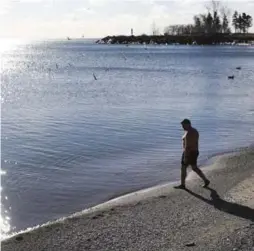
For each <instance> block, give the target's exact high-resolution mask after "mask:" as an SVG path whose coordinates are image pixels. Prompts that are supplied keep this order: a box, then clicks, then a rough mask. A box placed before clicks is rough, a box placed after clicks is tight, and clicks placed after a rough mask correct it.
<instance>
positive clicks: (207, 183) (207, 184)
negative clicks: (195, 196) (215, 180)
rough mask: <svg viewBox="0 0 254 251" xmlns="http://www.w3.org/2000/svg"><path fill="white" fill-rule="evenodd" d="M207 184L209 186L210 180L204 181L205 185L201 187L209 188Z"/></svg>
mask: <svg viewBox="0 0 254 251" xmlns="http://www.w3.org/2000/svg"><path fill="white" fill-rule="evenodd" d="M209 184H210V180H206V181H205V184H204V185H203V187H204V188H206V187H208V186H209Z"/></svg>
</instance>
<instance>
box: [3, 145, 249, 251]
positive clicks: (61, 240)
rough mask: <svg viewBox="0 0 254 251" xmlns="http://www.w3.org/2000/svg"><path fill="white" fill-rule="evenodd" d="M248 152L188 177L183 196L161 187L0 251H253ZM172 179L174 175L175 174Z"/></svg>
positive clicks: (20, 238)
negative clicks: (202, 177)
mask: <svg viewBox="0 0 254 251" xmlns="http://www.w3.org/2000/svg"><path fill="white" fill-rule="evenodd" d="M253 167H254V149H253V148H247V149H243V150H240V151H239V152H237V153H234V154H228V155H225V156H222V157H219V158H217V159H216V161H215V162H214V163H213V164H212V165H210V166H208V167H205V168H204V169H203V170H204V172H205V174H206V175H207V176H208V177H209V179H210V180H211V185H210V186H209V188H207V189H205V188H202V187H201V185H202V181H201V180H200V179H199V178H198V177H197V176H195V174H194V173H192V172H191V173H190V174H189V176H188V180H187V188H188V189H186V190H176V189H174V188H173V185H174V184H165V185H161V186H157V187H154V188H151V189H147V190H143V191H139V192H136V193H132V194H129V195H126V196H122V197H120V198H117V199H113V200H111V201H109V202H107V203H104V204H102V205H98V206H96V207H94V208H91V209H88V210H84V211H83V212H80V213H77V214H75V215H72V216H70V217H67V218H65V219H61V220H58V221H57V222H53V223H48V224H45V225H43V226H41V227H38V228H35V229H33V230H30V231H25V232H23V233H19V234H17V235H14V236H12V237H10V238H9V239H6V240H4V241H3V242H2V250H3V251H14V250H15V251H21V250H22V251H30V250H31V251H43V250H44V251H50V250H52V251H53V250H59V251H75V250H76V251H78V250H94V251H95V250H104V251H105V250H160V251H164V250H167V251H174V250H206V251H209V250H221V251H227V250H241V251H243V250H244V251H247V250H254V199H253V198H254V185H253V184H254V169H253ZM179 171H180V170H179Z"/></svg>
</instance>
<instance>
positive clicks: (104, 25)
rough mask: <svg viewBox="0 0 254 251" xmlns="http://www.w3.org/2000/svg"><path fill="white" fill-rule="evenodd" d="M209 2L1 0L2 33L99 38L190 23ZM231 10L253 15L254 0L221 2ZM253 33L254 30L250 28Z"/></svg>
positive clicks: (187, 0) (0, 25)
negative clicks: (153, 27) (154, 27)
mask: <svg viewBox="0 0 254 251" xmlns="http://www.w3.org/2000/svg"><path fill="white" fill-rule="evenodd" d="M207 4H208V2H205V1H192V0H181V1H179V0H175V1H169V0H0V37H17V38H63V37H64V38H65V37H66V36H70V37H81V36H82V35H84V36H85V37H87V38H89V37H90V38H99V37H103V36H106V35H115V34H130V29H131V28H133V29H134V34H142V33H147V34H151V31H152V24H153V22H154V23H155V24H156V26H157V27H158V28H159V29H160V31H161V32H163V29H164V27H165V26H167V25H170V24H186V23H192V20H193V16H194V15H195V14H199V13H202V12H205V11H206V8H205V6H206V5H207ZM222 4H223V5H226V6H227V7H228V8H229V9H230V10H231V15H232V13H233V11H234V10H238V11H239V12H246V13H247V14H250V15H251V16H252V17H253V18H254V1H253V0H252V1H247V0H241V1H240V0H239V1H223V2H222ZM250 31H251V32H254V28H253V27H252V29H251V30H250Z"/></svg>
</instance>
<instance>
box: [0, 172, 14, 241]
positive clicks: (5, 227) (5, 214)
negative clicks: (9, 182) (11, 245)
mask: <svg viewBox="0 0 254 251" xmlns="http://www.w3.org/2000/svg"><path fill="white" fill-rule="evenodd" d="M0 175H1V181H2V179H3V176H5V175H6V172H5V171H4V170H2V169H1V171H0ZM1 183H2V182H1ZM0 191H1V218H0V227H1V239H3V238H5V237H6V236H7V235H8V233H9V232H10V230H11V223H10V220H11V218H10V216H9V211H8V210H7V209H6V205H7V201H8V197H7V196H6V195H4V194H3V188H2V186H1V188H0Z"/></svg>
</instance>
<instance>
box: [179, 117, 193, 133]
mask: <svg viewBox="0 0 254 251" xmlns="http://www.w3.org/2000/svg"><path fill="white" fill-rule="evenodd" d="M181 124H182V127H183V129H184V130H185V131H188V130H189V129H190V128H191V122H190V120H189V119H184V120H183V121H182V122H181Z"/></svg>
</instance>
